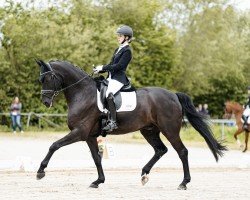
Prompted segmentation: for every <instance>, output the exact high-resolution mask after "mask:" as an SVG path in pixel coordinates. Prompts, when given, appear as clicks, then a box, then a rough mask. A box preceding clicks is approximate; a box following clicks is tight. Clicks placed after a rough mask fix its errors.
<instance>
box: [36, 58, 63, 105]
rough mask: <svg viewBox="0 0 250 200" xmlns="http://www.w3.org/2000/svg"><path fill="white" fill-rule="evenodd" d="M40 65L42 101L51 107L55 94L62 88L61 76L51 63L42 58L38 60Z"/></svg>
mask: <svg viewBox="0 0 250 200" xmlns="http://www.w3.org/2000/svg"><path fill="white" fill-rule="evenodd" d="M36 63H37V64H38V65H39V67H40V77H39V81H40V83H41V84H42V90H41V95H42V102H43V104H44V105H45V106H46V107H51V106H52V104H53V100H54V98H55V96H57V95H58V93H59V90H60V89H61V81H60V78H59V77H58V76H57V75H56V73H55V71H54V70H53V69H52V67H51V65H50V64H46V63H45V62H43V61H42V60H36Z"/></svg>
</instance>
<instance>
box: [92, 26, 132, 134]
mask: <svg viewBox="0 0 250 200" xmlns="http://www.w3.org/2000/svg"><path fill="white" fill-rule="evenodd" d="M116 33H117V39H118V42H119V47H118V48H117V49H116V50H115V52H114V54H113V57H112V59H111V61H110V63H109V64H107V65H101V66H97V67H95V68H94V69H93V70H94V72H95V73H103V72H108V78H107V80H108V81H109V84H108V89H107V92H106V98H107V102H108V109H109V113H110V117H109V119H110V120H109V121H108V123H107V125H106V126H105V127H104V128H103V130H104V131H108V132H109V131H112V130H114V129H117V128H118V126H117V123H116V107H115V103H114V95H115V94H116V93H117V92H118V91H119V90H120V89H121V88H122V87H123V86H124V85H126V84H128V83H129V80H128V78H127V76H126V74H125V72H126V69H127V66H128V64H129V62H130V61H131V59H132V51H131V49H130V46H129V43H130V42H131V39H132V37H133V30H132V28H131V27H129V26H127V25H123V26H120V27H119V28H118V29H117V31H116Z"/></svg>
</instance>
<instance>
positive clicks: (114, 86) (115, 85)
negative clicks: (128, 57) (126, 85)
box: [106, 78, 123, 97]
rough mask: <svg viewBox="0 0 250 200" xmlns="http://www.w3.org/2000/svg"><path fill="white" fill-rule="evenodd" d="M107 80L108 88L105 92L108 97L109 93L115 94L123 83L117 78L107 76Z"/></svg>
mask: <svg viewBox="0 0 250 200" xmlns="http://www.w3.org/2000/svg"><path fill="white" fill-rule="evenodd" d="M108 81H109V85H108V89H107V92H106V97H108V95H109V93H112V94H113V95H115V93H117V92H118V91H119V90H120V89H121V88H122V86H123V84H122V83H121V82H119V81H117V80H114V79H110V78H108Z"/></svg>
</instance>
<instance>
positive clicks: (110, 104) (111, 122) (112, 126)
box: [102, 93, 118, 132]
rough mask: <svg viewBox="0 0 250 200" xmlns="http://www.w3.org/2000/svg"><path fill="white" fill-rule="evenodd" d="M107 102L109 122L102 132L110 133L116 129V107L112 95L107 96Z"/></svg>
mask: <svg viewBox="0 0 250 200" xmlns="http://www.w3.org/2000/svg"><path fill="white" fill-rule="evenodd" d="M107 102H108V108H109V112H110V120H109V121H108V124H107V125H106V126H105V127H104V128H103V129H102V130H104V131H107V132H111V131H113V130H114V129H117V128H118V126H117V124H116V107H115V103H114V95H113V94H112V93H110V94H109V96H108V98H107Z"/></svg>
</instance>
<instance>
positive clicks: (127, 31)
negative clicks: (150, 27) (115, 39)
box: [116, 25, 133, 38]
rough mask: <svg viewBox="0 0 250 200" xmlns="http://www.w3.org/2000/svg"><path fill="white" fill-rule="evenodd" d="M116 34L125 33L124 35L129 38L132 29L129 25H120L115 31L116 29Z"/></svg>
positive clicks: (131, 35) (131, 34)
mask: <svg viewBox="0 0 250 200" xmlns="http://www.w3.org/2000/svg"><path fill="white" fill-rule="evenodd" d="M116 33H117V34H121V35H125V36H128V37H130V38H132V37H133V30H132V28H131V27H130V26H127V25H122V26H120V27H119V28H118V29H117V31H116Z"/></svg>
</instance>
